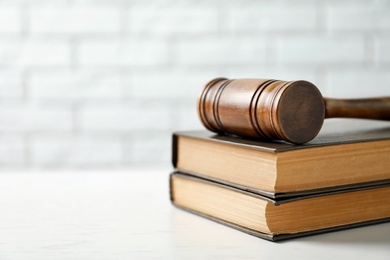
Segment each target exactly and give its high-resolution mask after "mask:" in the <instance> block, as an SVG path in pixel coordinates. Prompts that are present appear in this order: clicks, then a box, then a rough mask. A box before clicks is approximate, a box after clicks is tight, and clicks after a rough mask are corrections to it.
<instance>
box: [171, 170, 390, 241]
mask: <svg viewBox="0 0 390 260" xmlns="http://www.w3.org/2000/svg"><path fill="white" fill-rule="evenodd" d="M174 175H181V176H184V177H186V178H191V179H194V180H196V181H200V182H206V183H211V184H213V185H217V186H220V187H223V188H226V189H230V190H234V191H236V192H239V193H243V194H247V195H250V196H253V197H256V198H260V199H263V200H265V201H267V202H270V203H272V204H274V205H281V204H284V203H290V202H292V201H297V200H304V199H308V198H312V197H318V196H328V195H332V194H335V193H346V192H354V191H357V190H362V189H374V188H378V187H388V186H390V184H382V185H381V186H372V187H370V186H366V187H360V188H351V189H347V190H343V191H340V190H339V191H331V192H322V193H316V194H310V195H307V196H298V197H294V198H288V199H285V198H281V199H272V198H269V197H267V196H263V195H261V194H258V193H252V192H249V191H244V190H240V189H238V188H235V187H232V186H227V185H224V184H221V183H218V182H213V181H210V180H206V179H202V178H198V177H195V176H193V175H188V174H185V173H180V172H174V173H172V174H171V175H170V199H171V202H172V204H173V205H174V206H176V207H177V208H180V209H182V210H185V211H188V212H191V213H193V214H196V215H199V216H201V217H204V218H207V219H210V220H212V221H215V222H217V223H220V224H223V225H226V226H228V227H231V228H234V229H237V230H239V231H242V232H244V233H247V234H250V235H253V236H256V237H259V238H263V239H266V240H270V241H282V240H287V239H292V238H299V237H304V236H310V235H317V234H322V233H327V232H333V231H340V230H345V229H349V228H356V227H361V226H367V225H373V224H379V223H385V222H390V217H386V218H380V219H374V220H369V221H364V222H359V223H352V224H346V225H341V226H335V227H330V228H323V229H317V230H311V231H305V232H298V233H290V234H267V233H263V232H259V231H256V230H252V229H249V228H246V227H243V226H240V225H237V224H234V223H231V222H228V221H225V220H223V219H220V218H216V217H213V216H210V215H207V214H203V213H201V212H199V211H196V210H192V209H190V208H186V207H182V206H179V205H176V204H175V202H174V199H173V194H172V192H173V189H172V177H173V176H174Z"/></svg>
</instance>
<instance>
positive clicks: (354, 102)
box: [324, 97, 390, 120]
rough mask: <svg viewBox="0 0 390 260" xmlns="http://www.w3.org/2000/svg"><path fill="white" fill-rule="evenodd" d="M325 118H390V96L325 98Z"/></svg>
mask: <svg viewBox="0 0 390 260" xmlns="http://www.w3.org/2000/svg"><path fill="white" fill-rule="evenodd" d="M324 101H325V109H326V110H325V118H334V117H345V118H364V119H379V120H390V97H378V98H366V99H334V98H324Z"/></svg>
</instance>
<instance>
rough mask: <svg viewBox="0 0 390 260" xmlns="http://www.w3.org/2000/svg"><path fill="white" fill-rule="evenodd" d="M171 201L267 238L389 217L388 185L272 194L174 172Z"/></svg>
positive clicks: (337, 228) (332, 228) (328, 229)
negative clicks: (281, 196) (280, 195)
mask: <svg viewBox="0 0 390 260" xmlns="http://www.w3.org/2000/svg"><path fill="white" fill-rule="evenodd" d="M170 192H171V194H170V195H171V201H172V203H173V204H174V205H175V206H177V207H179V208H181V209H184V210H187V211H190V212H192V213H195V214H198V215H200V216H203V217H206V218H208V219H211V220H214V221H217V222H219V223H222V224H224V225H227V226H229V227H233V228H236V229H238V230H241V231H243V232H246V233H248V234H251V235H254V236H258V237H261V238H264V239H268V240H271V241H278V240H284V239H288V238H294V237H300V236H307V235H312V234H317V233H324V232H329V231H335V230H341V229H346V228H352V227H357V226H362V225H368V224H374V223H382V222H387V221H389V220H390V185H388V184H387V185H384V184H382V185H381V186H375V187H360V188H353V189H350V190H344V191H338V192H332V193H317V194H316V195H311V196H299V197H295V198H290V199H271V198H269V197H266V196H262V195H259V194H257V193H253V192H250V191H244V190H241V189H237V188H234V187H232V186H227V185H224V184H221V183H217V182H213V181H210V180H206V179H202V178H198V177H195V176H193V175H188V174H182V173H177V172H176V173H173V174H171V177H170Z"/></svg>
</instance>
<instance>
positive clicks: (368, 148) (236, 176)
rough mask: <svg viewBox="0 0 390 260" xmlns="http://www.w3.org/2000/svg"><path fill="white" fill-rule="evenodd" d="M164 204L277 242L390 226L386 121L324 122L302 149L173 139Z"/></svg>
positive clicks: (187, 136)
mask: <svg viewBox="0 0 390 260" xmlns="http://www.w3.org/2000/svg"><path fill="white" fill-rule="evenodd" d="M172 148H173V149H172V158H173V166H174V168H175V171H174V173H172V174H171V176H170V193H171V194H170V196H171V201H172V203H173V204H174V205H175V206H177V207H179V208H181V209H184V210H187V211H190V212H192V213H195V214H197V215H200V216H203V217H206V218H209V219H211V220H214V221H217V222H219V223H222V224H224V225H227V226H229V227H233V228H236V229H238V230H241V231H243V232H246V233H249V234H251V235H255V236H258V237H261V238H265V239H268V240H271V241H278V240H283V239H288V238H294V237H300V236H306V235H311V234H317V233H323V232H328V231H334V230H340V229H345V228H351V227H357V226H362V225H368V224H374V223H382V222H386V221H390V124H389V123H388V122H383V121H374V120H362V119H341V120H338V119H328V120H326V122H325V123H324V125H323V127H322V129H321V131H320V132H319V134H318V136H317V137H315V138H314V139H313V140H312V141H310V142H308V143H305V144H303V145H296V144H291V143H288V142H270V141H259V140H252V139H246V138H241V137H237V136H231V135H221V134H216V133H213V132H210V131H207V130H199V131H185V132H184V131H183V132H176V133H174V134H173V147H172Z"/></svg>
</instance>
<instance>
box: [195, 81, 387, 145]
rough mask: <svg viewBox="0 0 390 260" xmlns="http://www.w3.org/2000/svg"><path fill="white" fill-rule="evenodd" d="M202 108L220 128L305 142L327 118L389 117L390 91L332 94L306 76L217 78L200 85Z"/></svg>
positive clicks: (213, 127) (203, 116)
mask: <svg viewBox="0 0 390 260" xmlns="http://www.w3.org/2000/svg"><path fill="white" fill-rule="evenodd" d="M198 114H199V117H200V120H201V121H202V123H203V125H204V126H205V127H206V128H207V129H209V130H210V131H213V132H216V133H225V134H234V135H238V136H242V137H248V138H252V139H253V138H254V139H260V140H284V141H287V142H291V143H294V144H302V143H306V142H308V141H310V140H312V139H313V138H314V137H316V135H317V134H318V132H319V131H320V129H321V127H322V124H323V122H324V119H325V118H335V117H345V118H365V119H380V120H390V97H381V98H369V99H332V98H323V97H322V95H321V93H320V91H319V90H318V89H317V87H316V86H315V85H313V84H312V83H310V82H307V81H303V80H299V81H281V80H272V79H233V80H229V79H226V78H216V79H213V80H211V81H210V82H208V83H207V84H206V85H205V87H204V89H203V90H202V92H201V95H200V97H199V99H198Z"/></svg>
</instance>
